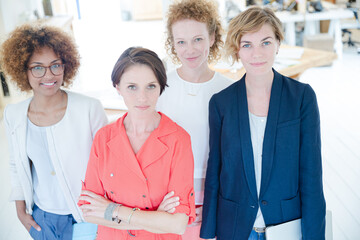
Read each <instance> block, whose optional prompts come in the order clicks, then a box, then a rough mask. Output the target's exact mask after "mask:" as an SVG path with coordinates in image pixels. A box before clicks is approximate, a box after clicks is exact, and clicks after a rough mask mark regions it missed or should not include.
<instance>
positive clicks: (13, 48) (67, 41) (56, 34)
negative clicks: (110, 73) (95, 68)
mask: <svg viewBox="0 0 360 240" xmlns="http://www.w3.org/2000/svg"><path fill="white" fill-rule="evenodd" d="M44 47H48V48H50V49H52V50H53V51H54V53H55V54H56V55H58V56H59V57H60V59H61V61H62V62H63V63H64V64H66V65H65V70H64V81H63V85H64V86H65V87H67V86H69V85H71V83H72V81H73V78H74V77H75V75H76V74H77V72H78V69H79V66H80V55H79V52H78V50H77V47H76V45H75V42H74V40H73V38H72V37H71V36H70V35H68V34H67V33H65V32H64V31H63V30H61V29H60V28H57V27H52V26H46V25H43V24H40V23H32V24H24V25H22V26H19V27H17V28H16V29H15V30H14V31H12V32H11V33H10V35H9V37H8V39H7V40H6V41H5V42H4V43H3V44H2V46H1V48H0V65H1V68H2V70H3V71H4V72H5V74H6V75H8V76H10V78H11V80H12V81H14V82H15V83H16V85H17V86H18V87H19V88H20V90H21V91H26V92H27V91H30V90H31V89H32V88H31V86H30V83H29V81H28V77H27V70H28V67H29V66H28V62H29V59H30V57H31V56H32V55H33V53H34V52H37V51H39V50H40V49H42V48H44Z"/></svg>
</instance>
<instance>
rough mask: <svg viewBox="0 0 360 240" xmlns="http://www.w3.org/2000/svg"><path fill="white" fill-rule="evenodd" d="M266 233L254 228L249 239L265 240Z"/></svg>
mask: <svg viewBox="0 0 360 240" xmlns="http://www.w3.org/2000/svg"><path fill="white" fill-rule="evenodd" d="M265 239H266V238H265V233H257V232H255V230H254V229H253V230H252V231H251V233H250V236H249V239H248V240H265Z"/></svg>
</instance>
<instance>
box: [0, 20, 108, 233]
mask: <svg viewBox="0 0 360 240" xmlns="http://www.w3.org/2000/svg"><path fill="white" fill-rule="evenodd" d="M0 56H1V67H2V69H3V70H4V72H5V73H6V74H7V76H8V77H9V78H11V80H12V81H14V82H15V83H16V85H17V87H18V88H19V89H20V90H21V91H23V92H32V93H33V97H31V98H29V99H27V100H25V101H23V102H20V103H17V104H9V105H8V106H6V108H5V111H4V122H5V128H6V132H7V137H8V141H9V147H10V175H11V184H12V192H11V196H10V199H11V200H13V201H15V204H16V211H17V216H18V218H19V220H20V221H21V223H22V224H23V225H24V227H25V228H26V230H27V231H29V233H30V235H31V236H32V237H33V238H34V239H59V238H61V239H72V237H73V224H74V223H76V222H78V223H80V222H83V220H84V219H83V217H82V212H81V210H80V209H79V208H78V206H77V199H78V197H79V195H80V191H81V180H83V179H84V177H85V172H86V166H87V162H88V159H89V154H90V149H91V144H92V140H93V137H94V136H95V133H96V131H97V130H98V129H99V128H101V127H102V126H104V125H105V124H106V123H107V118H106V115H105V112H104V109H103V107H102V105H101V103H100V102H99V101H98V100H95V99H92V98H89V97H86V96H83V95H80V94H77V93H73V92H70V91H67V90H63V89H62V86H69V85H70V84H71V83H72V80H73V78H74V77H75V75H76V73H77V71H78V68H79V65H80V62H79V59H80V57H79V54H78V51H77V49H76V46H75V44H74V42H73V40H72V39H71V37H69V36H68V35H67V34H65V33H64V32H63V31H62V30H60V29H58V28H55V27H49V26H43V25H38V24H33V25H23V26H20V27H18V28H16V29H15V30H14V31H13V32H12V33H10V36H9V38H8V39H7V40H6V41H5V42H4V43H3V44H2V46H1V52H0ZM45 219H46V220H45ZM79 226H80V225H79ZM82 226H84V225H82ZM85 226H87V227H88V226H89V225H87V224H85ZM91 228H92V229H93V227H91ZM95 229H96V228H95ZM95 233H96V230H95ZM92 239H93V238H92Z"/></svg>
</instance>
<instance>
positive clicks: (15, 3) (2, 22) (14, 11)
mask: <svg viewBox="0 0 360 240" xmlns="http://www.w3.org/2000/svg"><path fill="white" fill-rule="evenodd" d="M34 10H38V11H39V13H40V14H43V10H42V5H41V0H11V1H9V0H0V35H4V34H7V33H9V32H10V31H12V30H13V29H14V28H15V27H16V26H18V25H20V24H22V23H24V22H26V21H29V20H32V19H35V16H34Z"/></svg>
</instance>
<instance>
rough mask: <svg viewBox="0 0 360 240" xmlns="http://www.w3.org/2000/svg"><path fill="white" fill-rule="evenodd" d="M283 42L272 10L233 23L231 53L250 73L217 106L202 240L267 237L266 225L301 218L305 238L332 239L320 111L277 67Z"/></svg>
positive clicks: (303, 87)
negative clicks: (327, 224) (324, 182)
mask: <svg viewBox="0 0 360 240" xmlns="http://www.w3.org/2000/svg"><path fill="white" fill-rule="evenodd" d="M282 39H283V34H282V32H281V22H280V21H279V19H278V18H277V17H276V16H275V15H274V13H273V12H272V11H271V10H270V9H267V8H260V7H252V8H249V9H248V10H246V11H244V12H242V13H241V14H240V15H239V16H237V17H236V18H234V19H233V20H232V21H231V22H230V25H229V30H228V35H227V39H226V43H225V48H226V51H227V55H228V56H231V57H232V59H234V60H238V59H241V61H242V64H243V65H244V67H245V69H246V74H245V76H244V77H243V78H242V79H241V80H240V81H238V82H236V83H234V84H233V85H231V86H230V87H228V88H227V89H225V90H223V91H221V92H220V93H218V94H215V95H214V96H213V97H212V99H211V100H210V104H209V123H210V153H209V160H208V167H207V173H206V180H205V199H204V207H203V223H202V227H201V233H200V236H201V237H202V238H205V239H209V238H214V237H215V236H216V237H217V239H218V240H232V239H234V240H235V239H236V240H238V239H239V240H246V239H265V233H264V229H265V228H266V227H267V226H270V225H276V224H280V223H284V222H288V221H291V220H294V219H299V218H301V219H302V221H301V224H302V226H301V229H302V235H303V239H306V240H308V239H314V240H315V239H316V240H321V239H325V199H324V194H323V186H322V164H321V146H320V117H319V111H318V105H317V101H316V96H315V93H314V91H313V90H312V88H311V87H310V86H309V85H308V84H303V83H300V82H298V81H295V80H293V79H291V78H288V77H285V76H283V75H281V74H279V73H278V72H276V71H275V70H274V69H273V68H272V65H273V63H274V59H275V56H276V54H277V53H278V50H279V46H280V41H281V40H282Z"/></svg>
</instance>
